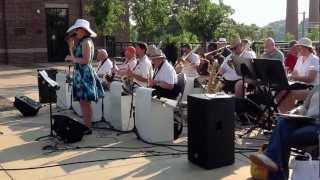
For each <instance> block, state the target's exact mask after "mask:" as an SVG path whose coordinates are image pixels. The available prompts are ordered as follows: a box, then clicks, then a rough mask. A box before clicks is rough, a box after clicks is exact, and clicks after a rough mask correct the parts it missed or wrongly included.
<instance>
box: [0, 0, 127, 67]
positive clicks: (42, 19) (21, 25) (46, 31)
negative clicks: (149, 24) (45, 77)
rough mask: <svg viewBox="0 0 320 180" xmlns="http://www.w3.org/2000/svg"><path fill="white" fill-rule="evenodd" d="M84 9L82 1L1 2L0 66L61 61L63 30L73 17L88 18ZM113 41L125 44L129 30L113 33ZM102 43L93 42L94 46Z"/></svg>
mask: <svg viewBox="0 0 320 180" xmlns="http://www.w3.org/2000/svg"><path fill="white" fill-rule="evenodd" d="M84 7H85V0H28V1H26V0H1V2H0V27H1V28H0V64H26V63H36V62H59V61H63V60H64V57H65V55H66V54H67V53H68V51H67V45H66V43H65V42H64V41H63V38H64V35H65V31H66V29H67V28H68V27H69V26H70V25H71V24H72V23H73V22H74V21H75V20H76V19H77V18H80V17H84V18H86V19H89V17H88V16H87V15H86V14H85V12H84ZM124 19H125V20H126V21H127V23H129V18H128V17H127V18H124ZM91 24H93V23H91ZM92 26H93V25H92ZM92 28H93V29H95V28H94V26H93V27H92ZM115 40H116V41H128V40H129V31H128V30H123V31H120V32H117V35H115ZM103 44H104V43H103V38H101V37H100V38H97V39H95V45H96V46H98V47H101V46H103Z"/></svg>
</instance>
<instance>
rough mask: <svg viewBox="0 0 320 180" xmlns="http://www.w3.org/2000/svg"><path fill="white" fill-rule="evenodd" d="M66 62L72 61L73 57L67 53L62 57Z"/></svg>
mask: <svg viewBox="0 0 320 180" xmlns="http://www.w3.org/2000/svg"><path fill="white" fill-rule="evenodd" d="M64 60H65V61H67V62H74V57H72V56H70V55H67V56H66V58H65V59H64Z"/></svg>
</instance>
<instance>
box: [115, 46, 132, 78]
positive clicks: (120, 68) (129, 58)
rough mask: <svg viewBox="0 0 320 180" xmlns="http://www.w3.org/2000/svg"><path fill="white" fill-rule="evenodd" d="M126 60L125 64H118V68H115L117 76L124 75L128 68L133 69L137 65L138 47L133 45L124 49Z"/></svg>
mask: <svg viewBox="0 0 320 180" xmlns="http://www.w3.org/2000/svg"><path fill="white" fill-rule="evenodd" d="M124 56H125V61H124V62H123V64H121V65H118V66H117V68H118V70H115V69H113V70H114V71H115V73H116V75H117V76H123V75H125V74H126V73H127V70H128V69H131V70H133V69H134V68H135V67H136V65H137V59H136V49H135V48H134V47H133V46H128V47H127V48H126V50H125V51H124Z"/></svg>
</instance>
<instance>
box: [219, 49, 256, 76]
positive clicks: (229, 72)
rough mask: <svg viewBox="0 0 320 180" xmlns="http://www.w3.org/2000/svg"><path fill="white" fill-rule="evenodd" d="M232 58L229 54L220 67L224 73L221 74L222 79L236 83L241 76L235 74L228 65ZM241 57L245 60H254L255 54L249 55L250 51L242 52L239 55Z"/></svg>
mask: <svg viewBox="0 0 320 180" xmlns="http://www.w3.org/2000/svg"><path fill="white" fill-rule="evenodd" d="M232 56H233V54H230V55H229V56H227V57H226V58H225V60H224V61H223V63H222V64H221V67H220V68H221V69H222V70H223V71H224V73H223V74H222V77H223V78H224V79H226V80H228V81H236V80H239V79H241V76H239V75H238V74H237V72H236V71H235V70H234V69H233V68H231V67H230V66H229V65H228V62H229V61H231V60H232V59H231V57H232ZM241 57H243V58H246V59H253V58H256V56H255V54H253V53H251V52H250V51H244V52H243V53H242V54H241Z"/></svg>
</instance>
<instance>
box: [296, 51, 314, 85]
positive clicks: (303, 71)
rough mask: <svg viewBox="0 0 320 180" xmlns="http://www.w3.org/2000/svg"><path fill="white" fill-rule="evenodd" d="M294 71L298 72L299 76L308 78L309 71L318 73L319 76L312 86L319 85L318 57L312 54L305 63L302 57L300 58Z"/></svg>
mask: <svg viewBox="0 0 320 180" xmlns="http://www.w3.org/2000/svg"><path fill="white" fill-rule="evenodd" d="M293 70H294V71H297V72H298V75H299V76H308V73H309V71H317V76H316V78H315V80H314V81H313V82H312V83H311V84H319V58H318V57H317V56H316V55H314V54H310V55H309V56H308V58H307V59H306V60H305V61H304V62H303V61H302V56H299V57H298V60H297V63H296V65H295V66H294V69H293Z"/></svg>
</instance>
